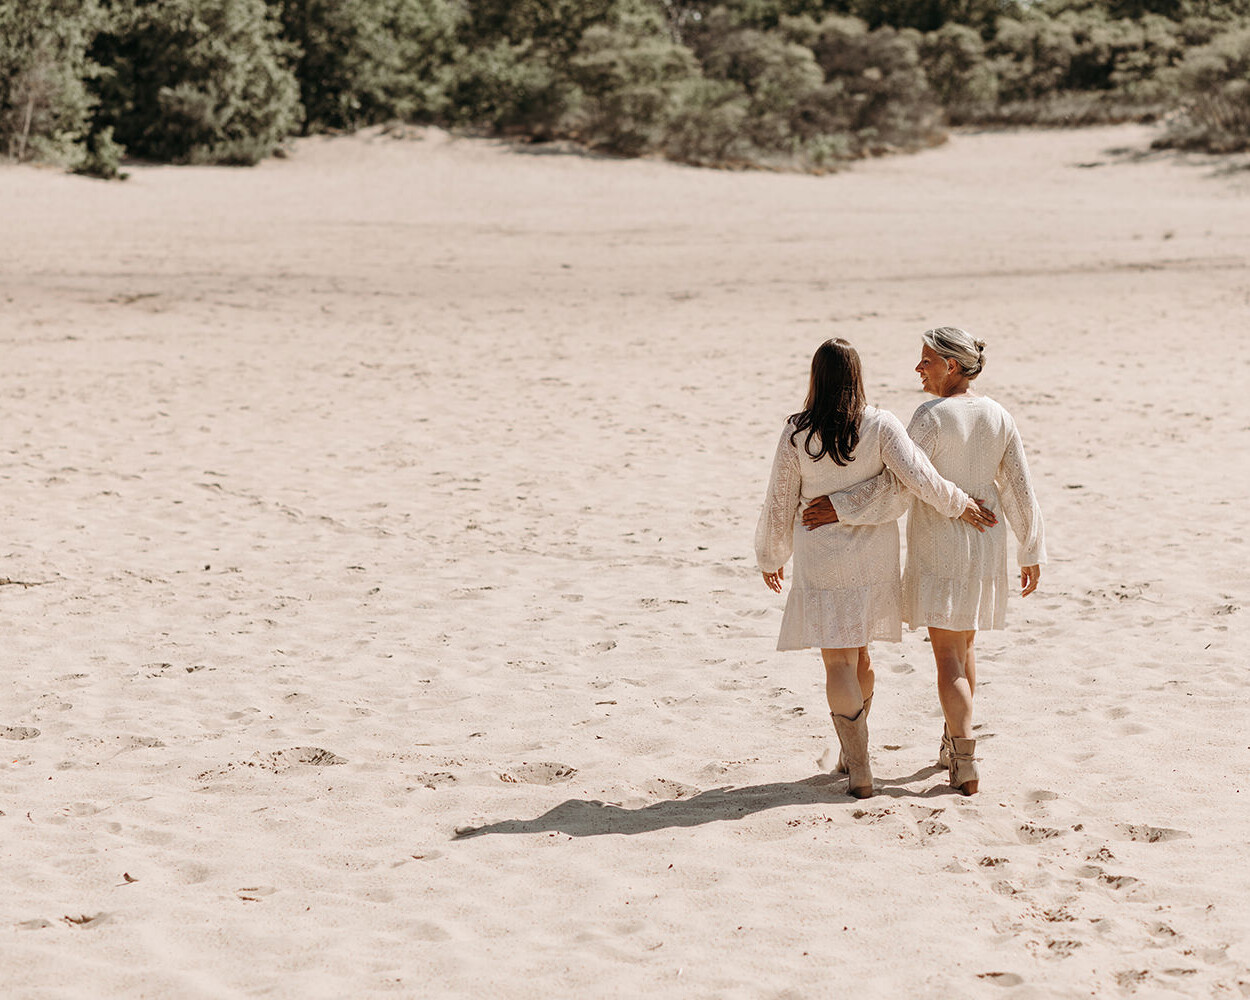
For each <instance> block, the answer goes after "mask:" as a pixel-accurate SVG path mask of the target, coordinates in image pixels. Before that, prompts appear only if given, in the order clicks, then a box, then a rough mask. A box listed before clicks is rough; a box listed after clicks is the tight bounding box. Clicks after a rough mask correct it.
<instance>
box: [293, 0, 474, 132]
mask: <svg viewBox="0 0 1250 1000" xmlns="http://www.w3.org/2000/svg"><path fill="white" fill-rule="evenodd" d="M278 6H279V8H280V11H281V17H282V24H283V29H284V32H285V37H286V40H287V41H289V42H291V43H293V44H294V45H295V46H296V47H297V49H298V51H299V53H300V55H299V59H298V62H297V63H296V66H295V74H296V77H297V78H298V80H299V87H300V100H301V103H302V104H303V106H304V116H305V117H304V131H305V132H309V131H319V130H323V129H327V128H330V129H350V128H355V127H358V126H360V125H368V124H373V123H376V122H380V121H385V120H388V119H394V118H401V119H407V120H414V119H423V120H428V119H430V118H433V117H436V116H437V115H439V114H441V113H442V112H443V111H444V110H445V107H446V100H447V85H448V82H449V80H450V77H451V67H452V64H453V63H454V62H455V60H456V59H457V57H458V56H459V54H460V47H459V43H458V41H457V37H456V35H457V30H458V26H459V21H460V16H459V12H458V8H457V7H456V6H454V5H453V4H452V3H451V2H450V0H280V2H279V3H278Z"/></svg>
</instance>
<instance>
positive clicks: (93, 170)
mask: <svg viewBox="0 0 1250 1000" xmlns="http://www.w3.org/2000/svg"><path fill="white" fill-rule="evenodd" d="M83 145H84V147H85V148H84V151H83V155H82V158H81V159H80V160H79V161H78V164H77V165H76V166H75V167H74V173H76V174H85V175H86V176H88V177H99V178H100V179H101V180H106V181H114V180H125V179H126V177H127V176H128V175H127V174H124V173H122V172H121V170H120V167H121V161H122V155H123V154H124V153H125V152H126V149H125V147H124V146H121V145H119V144H118V143H116V142H114V141H113V130H112V129H111V128H104V129H101V130H100V131H98V132H92V133H91V134H90V135H88V136H87V138H86V140H85V141H84V143H83Z"/></svg>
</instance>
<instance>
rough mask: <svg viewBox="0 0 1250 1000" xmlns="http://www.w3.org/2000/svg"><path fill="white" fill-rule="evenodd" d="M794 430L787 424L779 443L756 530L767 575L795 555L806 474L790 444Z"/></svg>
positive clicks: (758, 556)
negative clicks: (795, 524) (797, 527)
mask: <svg viewBox="0 0 1250 1000" xmlns="http://www.w3.org/2000/svg"><path fill="white" fill-rule="evenodd" d="M792 430H793V428H792V427H790V425H789V424H787V425H786V428H785V430H783V431H782V432H781V440H780V441H778V442H777V454H776V456H775V457H774V458H773V471H772V475H771V476H770V477H769V479H768V492H767V493H766V494H765V495H764V509H763V510H762V511H760V520H759V524H757V525H756V528H755V559H756V561H757V562H758V563H759V567H760V569H761V570H762V571H763V572H765V573H775V572H777V570H779V569H780V568H781V567H782V566H784V565H785V564H786V561H787V560H788V559H789V558H790V556H791V554H792V553H793V552H794V516H795V514H797V513H798V510H799V499H800V492H801V487H802V485H803V473H802V470H801V469H800V468H799V456H798V453H797V452H796V451H795V446H794V445H793V444H791V443H790V432H791V431H792Z"/></svg>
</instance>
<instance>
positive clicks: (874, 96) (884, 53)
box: [787, 17, 942, 155]
mask: <svg viewBox="0 0 1250 1000" xmlns="http://www.w3.org/2000/svg"><path fill="white" fill-rule="evenodd" d="M787 28H788V30H789V31H790V32H791V34H792V36H793V37H795V38H800V39H803V40H804V41H805V42H806V43H807V44H808V45H809V46H810V48H811V49H812V52H813V53H814V55H815V58H816V62H817V64H818V65H819V66H820V68H821V70H822V71H823V73H824V75H825V82H824V85H823V86H822V87H821V88H820V89H819V91H817V92H816V93H815V94H813V95H808V96H807V97H806V99H805V100H804V101H803V106H804V112H805V119H806V128H805V131H806V132H807V134H808V135H812V134H820V135H839V136H843V137H845V138H846V140H847V141H848V143H849V144H850V149H851V151H852V152H853V153H854V154H855V155H875V154H878V153H884V152H887V151H890V150H894V149H916V148H919V147H921V146H924V145H929V144H932V143H933V142H935V141H937V140H939V139H940V138H941V136H942V132H941V129H940V128H939V125H938V118H939V107H938V104H937V101H936V99H935V97H934V94H933V91H932V89H931V88H930V87H929V82H928V79H927V78H926V77H925V74H924V70H923V68H922V67H921V64H920V41H921V36H920V34H919V33H918V32H915V31H911V30H904V31H896V30H895V29H894V28H889V27H886V28H878V29H877V30H875V31H869V30H868V29H867V28H866V27H865V25H864V23H863V22H862V21H859V20H857V19H854V18H842V17H827V18H825V19H824V20H823V21H821V22H819V24H814V23H813V22H811V20H810V19H806V18H800V19H795V20H792V21H790V22H787Z"/></svg>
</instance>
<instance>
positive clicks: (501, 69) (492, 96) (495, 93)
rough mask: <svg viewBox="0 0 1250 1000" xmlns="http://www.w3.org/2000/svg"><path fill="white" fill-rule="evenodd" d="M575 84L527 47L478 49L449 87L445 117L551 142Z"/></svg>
mask: <svg viewBox="0 0 1250 1000" xmlns="http://www.w3.org/2000/svg"><path fill="white" fill-rule="evenodd" d="M573 97H574V94H573V85H572V83H571V82H570V81H569V80H568V79H567V78H566V77H565V76H564V75H563V74H561V73H558V72H556V70H555V69H554V67H552V65H551V64H550V63H549V62H548V61H547V60H546V59H544V58H543V56H542V54H541V53H537V52H535V51H534V49H533V47H532V46H530V45H526V44H521V45H513V44H512V43H510V42H508V41H504V40H500V41H497V42H495V43H494V44H493V45H489V46H486V47H483V48H478V49H473V50H471V51H470V52H469V53H468V55H466V56H465V58H464V59H463V60H461V62H460V63H459V64H458V65H457V66H456V68H455V72H454V74H453V76H452V78H451V80H450V82H449V83H448V92H447V112H446V117H447V119H448V120H449V121H450V122H451V123H452V124H456V125H468V126H483V127H487V128H491V129H497V130H501V131H504V132H521V133H525V134H528V135H530V136H532V137H533V138H535V139H550V138H554V136H555V135H556V134H557V131H558V129H557V125H558V123H559V122H560V121H561V120H562V119H563V117H564V115H565V112H566V111H567V110H568V109H569V106H570V104H571V102H572V100H573Z"/></svg>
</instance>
